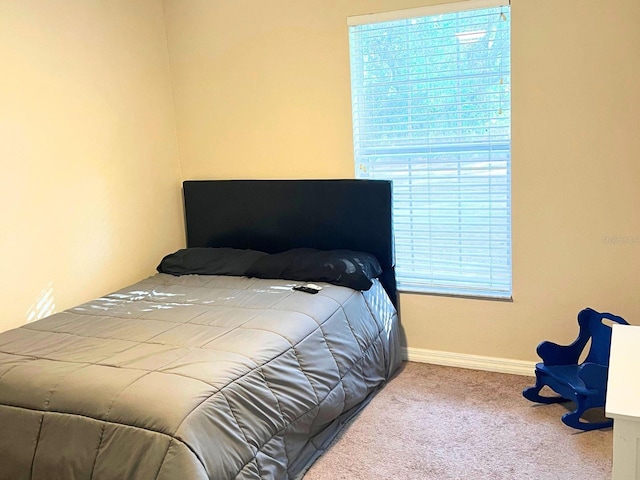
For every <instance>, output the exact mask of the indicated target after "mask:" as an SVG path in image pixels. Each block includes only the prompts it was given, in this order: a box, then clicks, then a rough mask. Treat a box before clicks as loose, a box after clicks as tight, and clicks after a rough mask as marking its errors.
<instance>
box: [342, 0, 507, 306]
mask: <svg viewBox="0 0 640 480" xmlns="http://www.w3.org/2000/svg"><path fill="white" fill-rule="evenodd" d="M501 2H502V0H469V1H463V2H456V3H452V4H445V5H436V6H434V7H426V8H424V9H413V10H404V11H399V12H390V13H388V14H379V15H378V14H374V15H363V16H359V17H350V18H349V25H350V26H349V42H350V55H351V92H352V108H353V141H354V153H355V163H356V177H357V178H369V179H388V180H392V181H393V195H394V200H393V201H394V205H393V215H394V230H395V241H396V273H397V279H398V285H399V288H400V289H401V290H403V291H418V292H430V293H442V294H454V295H470V296H483V297H496V298H510V297H511V98H510V66H511V63H510V55H509V51H510V11H509V6H508V5H501V4H500V3H501ZM461 5H464V6H463V7H461ZM478 6H481V7H483V8H478ZM487 6H489V8H486V7H487ZM443 8H446V9H448V11H449V13H443V12H442V11H441V10H442V9H443ZM453 8H455V9H457V11H455V12H452V11H451V10H452V9H453ZM464 8H467V9H468V8H472V9H470V10H463V9H464ZM425 15H427V16H425Z"/></svg>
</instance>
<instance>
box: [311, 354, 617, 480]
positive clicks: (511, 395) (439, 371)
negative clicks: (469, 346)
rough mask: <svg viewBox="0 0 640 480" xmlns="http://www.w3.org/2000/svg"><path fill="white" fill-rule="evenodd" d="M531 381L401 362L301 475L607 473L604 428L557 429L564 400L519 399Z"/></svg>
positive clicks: (588, 477) (590, 477) (581, 479)
mask: <svg viewBox="0 0 640 480" xmlns="http://www.w3.org/2000/svg"><path fill="white" fill-rule="evenodd" d="M533 380H534V379H533V378H532V377H522V376H517V375H506V374H499V373H490V372H481V371H475V370H466V369H459V368H452V367H441V366H436V365H427V364H419V363H412V362H407V363H404V364H403V366H402V369H401V371H400V373H399V374H398V375H397V376H396V377H394V378H393V379H392V380H391V381H390V382H389V383H388V384H387V386H386V387H385V388H384V389H383V390H382V391H381V392H380V393H378V395H376V397H375V398H374V399H373V400H372V401H371V403H370V404H369V405H368V406H367V407H366V408H365V409H364V410H363V411H362V412H361V413H360V414H359V415H358V416H357V417H356V418H355V419H354V420H353V421H352V422H351V423H350V424H349V425H348V426H347V428H346V429H345V430H344V431H343V432H342V434H341V435H340V436H339V437H338V438H337V439H336V441H334V443H333V444H332V445H331V447H330V448H329V449H328V451H327V452H326V453H325V454H324V455H323V456H322V457H321V458H320V459H319V460H318V461H317V462H316V463H315V464H314V465H313V466H312V467H311V469H310V470H309V471H308V472H307V474H306V476H305V477H304V478H305V480H329V479H331V480H337V479H349V480H365V479H366V480H375V479H399V480H414V479H415V480H418V479H420V480H430V479H437V480H446V479H464V480H466V479H469V480H485V479H486V480H501V479H505V480H514V479H537V480H602V479H609V478H611V473H610V472H611V461H612V445H613V436H612V429H610V428H609V429H605V430H595V431H591V432H580V431H578V430H574V429H572V428H569V427H567V426H565V425H564V424H563V423H562V422H561V421H560V416H561V415H562V414H563V413H565V412H566V411H567V408H568V407H570V406H571V404H569V405H567V406H565V405H558V404H556V405H544V406H540V405H536V404H533V403H531V402H529V401H528V400H525V399H524V398H523V397H522V395H521V391H522V389H523V388H524V387H527V386H530V385H532V384H533ZM596 413H597V412H596Z"/></svg>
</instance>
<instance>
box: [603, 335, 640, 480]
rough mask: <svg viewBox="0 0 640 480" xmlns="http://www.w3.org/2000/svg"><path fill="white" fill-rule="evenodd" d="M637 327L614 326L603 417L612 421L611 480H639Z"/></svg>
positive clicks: (639, 340)
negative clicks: (605, 416) (604, 415)
mask: <svg viewBox="0 0 640 480" xmlns="http://www.w3.org/2000/svg"><path fill="white" fill-rule="evenodd" d="M638 367H640V326H635V325H613V333H612V337H611V356H610V359H609V380H608V382H607V399H606V404H605V413H606V415H607V417H610V418H613V477H612V480H634V479H635V480H640V372H639V371H638Z"/></svg>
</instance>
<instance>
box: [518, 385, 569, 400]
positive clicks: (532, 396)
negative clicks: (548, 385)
mask: <svg viewBox="0 0 640 480" xmlns="http://www.w3.org/2000/svg"><path fill="white" fill-rule="evenodd" d="M541 389H542V387H538V386H535V387H529V388H525V389H524V390H523V391H522V395H523V396H524V398H526V399H527V400H530V401H532V402H535V403H544V404H545V405H550V404H552V403H565V402H570V401H571V400H569V399H568V398H564V397H561V396H556V397H543V396H542V395H540V390H541Z"/></svg>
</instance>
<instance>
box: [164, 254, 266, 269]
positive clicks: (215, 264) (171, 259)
mask: <svg viewBox="0 0 640 480" xmlns="http://www.w3.org/2000/svg"><path fill="white" fill-rule="evenodd" d="M266 255H267V254H266V253H264V252H258V251H255V250H241V249H236V248H183V249H181V250H178V251H177V252H175V253H172V254H170V255H167V256H166V257H164V258H163V259H162V261H161V262H160V265H158V272H161V273H169V274H171V275H176V276H180V275H191V274H196V275H237V276H243V275H246V271H247V269H248V268H249V267H250V266H251V264H253V263H254V262H255V261H256V260H258V259H259V258H261V257H264V256H266Z"/></svg>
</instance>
